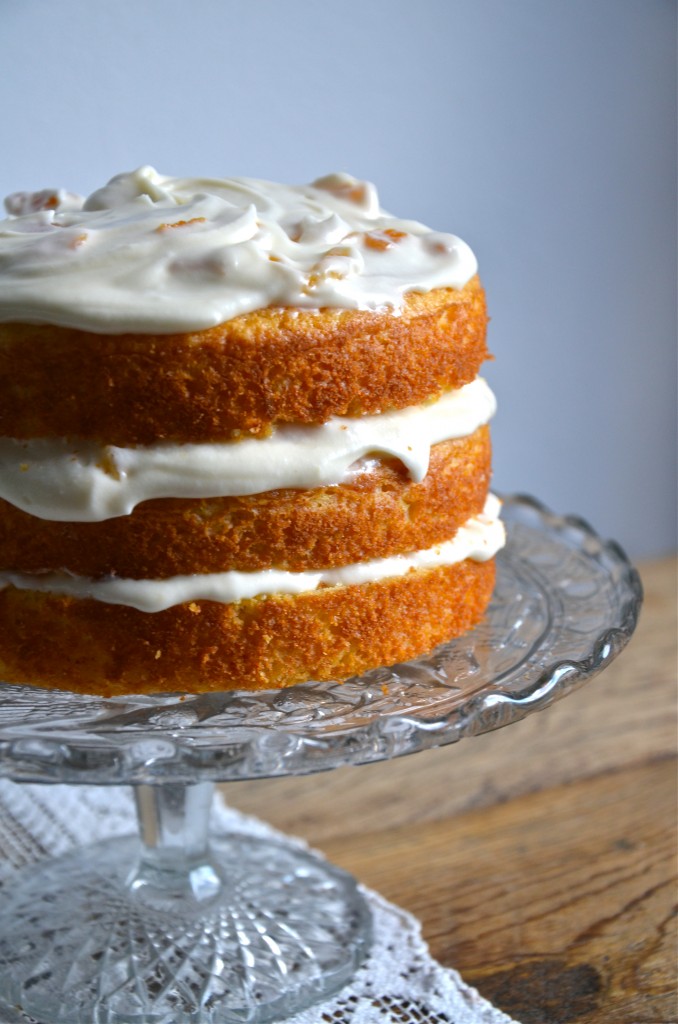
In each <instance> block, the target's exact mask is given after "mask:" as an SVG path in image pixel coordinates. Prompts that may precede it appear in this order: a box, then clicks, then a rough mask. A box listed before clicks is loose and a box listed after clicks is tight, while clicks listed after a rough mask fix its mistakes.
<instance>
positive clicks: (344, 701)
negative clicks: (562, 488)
mask: <svg viewBox="0 0 678 1024" xmlns="http://www.w3.org/2000/svg"><path fill="white" fill-rule="evenodd" d="M503 517H504V520H505V522H506V525H507V531H508V543H507V546H506V548H505V550H504V551H503V552H502V553H501V554H500V556H499V557H498V581H497V588H496V591H495V595H494V598H493V601H492V604H491V606H490V609H489V611H488V614H487V616H486V618H485V620H484V622H483V623H482V624H481V625H480V626H479V627H478V628H477V629H476V630H474V631H473V633H470V634H468V635H467V636H465V637H462V638H460V639H458V640H455V641H451V642H450V643H448V644H443V645H442V646H441V647H439V648H437V649H436V650H435V651H434V652H433V653H432V654H431V655H428V656H427V657H424V658H420V659H417V660H415V661H412V662H409V663H407V664H403V665H397V666H394V667H391V668H388V669H377V670H375V671H373V672H369V673H367V674H366V675H365V676H363V677H361V678H360V679H354V680H349V681H348V682H347V683H344V684H341V685H339V684H332V683H326V684H318V683H310V684H306V685H303V686H297V687H292V688H290V689H289V690H283V691H271V692H266V693H258V694H257V693H244V692H237V693H235V692H230V693H215V694H200V695H193V696H191V695H189V696H180V695H176V694H174V695H167V696H155V697H134V696H131V697H125V698H120V699H113V700H103V699H100V698H97V697H86V696H81V695H76V694H69V693H62V692H59V693H54V692H49V691H45V690H41V689H39V688H36V687H17V686H8V685H2V686H0V771H1V772H2V774H4V775H5V776H7V777H10V778H13V779H15V780H16V781H22V780H23V781H33V782H36V781H37V782H57V781H58V782H72V783H78V782H79V783H98V784H101V785H105V784H112V783H122V782H125V783H129V784H132V785H133V786H134V787H135V793H136V803H137V809H138V816H139V825H140V839H139V838H138V837H137V838H123V839H118V840H113V841H110V842H106V843H101V844H96V845H92V846H89V847H83V848H82V849H81V850H78V851H76V852H74V853H71V854H69V855H67V856H65V857H61V858H59V859H56V860H53V861H47V862H45V863H44V864H43V865H40V866H38V867H36V868H33V869H32V870H31V871H30V872H23V873H21V874H20V875H18V876H17V877H16V879H13V880H12V884H11V886H9V887H8V888H9V889H10V891H9V892H8V894H7V895H6V896H4V897H3V899H2V902H1V903H0V1010H2V1011H3V1013H4V1015H5V1017H6V1018H7V1020H8V1022H9V1021H11V1020H20V1019H22V1018H21V1016H20V1015H21V1014H24V1015H27V1016H28V1017H29V1018H33V1019H35V1020H37V1021H38V1022H39V1024H103V1022H106V1024H189V1022H190V1024H226V1022H234V1021H240V1022H244V1021H249V1022H264V1021H273V1020H281V1019H284V1018H285V1017H288V1016H291V1015H292V1014H294V1013H295V1012H298V1011H299V1010H301V1009H303V1008H304V1007H306V1006H308V1005H311V1004H312V1003H314V1002H316V1001H319V1000H322V999H324V998H326V997H328V996H329V995H330V994H331V993H333V992H335V991H337V990H338V989H339V988H341V987H342V986H343V985H344V984H345V983H346V982H347V981H348V980H349V979H350V977H351V976H352V974H353V972H354V971H355V969H356V967H357V966H358V965H359V964H360V962H361V961H362V960H363V958H364V957H365V955H366V953H367V951H368V949H369V941H370V919H369V912H368V909H367V907H366V904H365V902H364V901H363V898H362V896H361V895H360V893H359V891H358V889H357V886H356V883H355V881H354V880H353V879H352V878H351V877H350V876H348V875H347V874H345V873H344V872H342V871H340V870H339V869H337V868H335V867H333V866H331V865H329V864H327V863H326V862H325V861H323V860H322V859H320V858H318V857H315V856H313V855H312V854H310V853H308V852H307V851H306V850H304V849H302V848H299V849H295V848H294V847H290V846H289V845H283V844H278V843H274V842H272V841H270V840H256V839H253V838H252V837H245V836H216V837H211V839H208V815H209V806H210V801H211V791H212V786H213V783H214V782H215V781H217V780H222V781H227V780H229V779H245V778H261V777H270V776H276V775H286V774H301V773H308V772H313V771H319V770H324V769H329V768H333V767H338V766H339V765H343V764H365V763H368V762H370V761H377V760H383V759H385V758H392V757H396V756H400V755H402V754H407V753H413V752H415V751H417V750H422V749H426V748H427V747H433V746H438V745H441V744H445V743H452V742H455V741H456V740H458V739H461V738H462V737H464V736H470V735H475V734H478V733H481V732H486V731H488V730H491V729H496V728H499V727H500V726H504V725H508V724H510V723H511V722H514V721H517V720H518V719H520V718H522V717H524V716H525V715H526V714H528V713H530V712H533V711H537V710H540V709H542V708H544V707H546V706H548V705H549V704H550V703H552V702H553V701H554V700H556V699H558V698H560V697H562V696H564V695H565V694H567V693H569V692H570V691H571V690H572V689H574V688H575V687H576V686H578V685H580V684H581V683H583V682H584V681H585V680H586V679H589V678H591V677H592V676H594V675H595V674H596V673H597V672H599V671H600V670H601V669H603V668H604V667H605V666H606V665H607V664H608V663H609V662H610V661H611V660H612V658H614V657H615V656H616V655H617V654H618V653H619V651H621V649H622V648H623V647H624V645H625V644H626V643H627V641H628V640H629V638H630V636H631V634H632V632H633V629H634V628H635V624H636V621H637V616H638V612H639V609H640V604H641V600H642V590H641V586H640V581H639V578H638V575H637V573H636V572H635V570H634V569H633V567H632V566H631V565H630V564H629V562H628V561H627V559H626V557H625V555H624V553H623V552H622V551H621V549H620V548H619V547H618V546H617V545H616V544H614V543H609V542H608V543H605V542H603V541H601V540H600V539H599V538H598V537H597V536H596V535H595V534H594V532H593V531H592V530H591V529H590V527H589V526H587V524H586V523H584V522H583V521H581V520H579V519H576V518H574V517H559V516H555V515H553V514H552V513H550V512H548V511H547V510H545V509H544V508H543V507H542V506H541V505H539V504H538V503H537V502H535V501H534V500H532V499H528V498H521V497H514V498H509V499H506V501H505V505H504V512H503ZM3 1019H4V1018H3ZM23 1019H25V1017H24V1018H23Z"/></svg>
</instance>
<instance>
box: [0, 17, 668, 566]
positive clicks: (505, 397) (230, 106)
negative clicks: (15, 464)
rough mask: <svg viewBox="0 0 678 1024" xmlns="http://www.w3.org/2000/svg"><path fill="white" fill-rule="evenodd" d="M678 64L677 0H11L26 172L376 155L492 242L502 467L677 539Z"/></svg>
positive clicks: (610, 521) (419, 193) (382, 177)
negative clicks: (330, 0)
mask: <svg viewBox="0 0 678 1024" xmlns="http://www.w3.org/2000/svg"><path fill="white" fill-rule="evenodd" d="M675 75H676V5H675V3H674V2H673V0H566V2H563V0H419V2H417V3H413V2H411V0H409V2H404V0H344V2H343V3H341V4H335V3H323V2H321V0H191V2H190V3H188V2H187V0H115V2H112V3H95V2H94V3H93V2H92V0H58V2H54V0H0V108H1V109H2V124H1V127H0V192H2V194H3V195H5V194H7V193H9V192H12V191H16V190H18V189H37V188H43V187H47V186H64V187H67V188H69V189H71V190H74V191H79V192H84V193H86V192H89V191H91V190H92V189H94V188H95V187H97V186H98V185H100V184H102V183H103V182H105V181H106V180H108V178H109V177H111V176H112V175H113V174H114V173H117V172H119V171H122V170H129V169H132V168H134V167H135V166H138V165H140V164H144V163H150V164H153V165H154V166H155V167H157V169H158V170H160V171H161V172H162V173H165V174H175V175H184V174H186V175H189V174H195V175H210V176H219V175H225V176H230V175H252V176H255V177H263V178H273V179H277V180H282V181H290V182H303V181H310V180H312V179H313V178H315V177H318V176H319V175H321V174H325V173H327V172H328V171H331V170H347V171H350V172H351V173H353V174H356V175H358V176H361V177H365V178H368V179H370V180H373V181H375V182H376V183H377V185H378V187H379V190H380V194H381V198H382V203H383V205H384V206H385V207H386V208H387V209H390V210H392V211H393V212H394V213H397V214H399V215H401V216H406V217H412V218H418V219H419V220H422V221H424V222H425V223H427V224H429V225H430V226H432V227H434V228H437V229H439V230H446V231H452V232H454V233H456V234H459V235H461V236H462V238H464V239H466V241H468V242H469V243H470V244H471V246H472V247H473V248H474V250H475V252H476V254H477V256H478V259H479V262H480V268H481V276H482V278H483V281H484V283H485V286H486V289H487V293H488V300H489V306H490V313H491V316H492V323H491V325H490V347H491V349H492V351H493V353H494V354H495V356H496V361H495V362H494V363H493V364H492V365H491V366H490V367H489V368H488V370H487V372H486V376H487V377H488V379H489V380H490V382H491V384H492V386H493V388H494V390H495V391H496V393H497V396H498V399H499V413H498V414H497V417H496V419H495V422H494V442H495V477H494V484H495V487H496V488H498V489H500V490H505V491H515V490H518V491H527V492H530V493H533V494H535V495H536V496H537V497H539V498H540V499H541V500H542V501H544V502H545V503H547V504H548V505H550V506H551V507H553V508H555V509H556V510H557V511H559V512H576V513H578V514H580V515H582V516H584V517H585V518H587V519H589V520H590V521H591V522H592V524H593V525H594V526H595V527H596V528H597V529H598V530H599V532H601V533H602V534H603V535H604V536H611V537H614V538H615V539H617V540H618V541H619V542H620V543H621V544H622V545H623V546H625V547H626V548H627V550H628V551H629V553H630V554H631V555H632V556H634V557H647V556H653V555H660V554H663V553H665V552H667V551H669V550H671V549H673V548H674V547H675V544H676V78H675ZM1 400H2V396H0V401H1Z"/></svg>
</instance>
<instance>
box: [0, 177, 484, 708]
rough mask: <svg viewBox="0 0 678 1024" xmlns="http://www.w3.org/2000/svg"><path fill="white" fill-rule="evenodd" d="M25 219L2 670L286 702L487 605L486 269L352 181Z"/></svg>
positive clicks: (113, 192)
mask: <svg viewBox="0 0 678 1024" xmlns="http://www.w3.org/2000/svg"><path fill="white" fill-rule="evenodd" d="M6 203H7V209H8V214H9V216H8V217H7V219H6V220H4V221H2V222H0V395H1V396H2V397H1V400H0V678H2V679H4V680H6V681H7V682H9V683H29V684H33V685H39V686H43V687H51V688H60V689H67V690H74V691H80V692H86V693H97V694H102V695H104V696H110V695H117V694H123V693H144V692H146V693H151V692H172V691H177V690H178V691H185V692H200V691H207V690H226V689H271V688H280V687H285V686H290V685H293V684H295V683H299V682H302V681H306V680H310V679H315V680H328V679H337V680H343V679H346V678H348V677H350V676H353V675H356V674H359V673H362V672H364V671H366V670H367V669H369V668H372V667H375V666H378V665H391V664H394V663H397V662H399V661H402V660H406V659H410V658H412V657H414V656H416V655H419V654H422V653H424V652H427V651H429V650H431V649H432V648H434V647H435V646H436V645H437V644H439V643H441V642H442V641H444V640H447V639H449V638H451V637H454V636H458V635H460V634H462V633H463V632H465V631H466V630H468V629H470V628H471V627H473V626H474V625H475V624H477V623H478V622H479V621H480V620H481V619H482V617H483V615H484V613H485V610H486V608H487V605H488V602H489V600H490V597H491V594H492V589H493V585H494V573H495V564H494V555H495V554H496V552H497V550H498V549H499V548H500V547H501V545H502V543H503V540H504V533H503V529H502V525H501V522H500V520H499V517H498V512H499V503H498V501H497V500H496V498H494V497H493V496H492V495H491V494H490V492H489V483H490V459H491V454H490V439H489V430H488V425H487V424H488V421H489V420H490V418H491V416H492V414H493V412H494V408H495V402H494V397H493V395H492V392H491V391H490V389H489V387H488V386H487V384H486V383H485V381H484V380H483V379H482V378H481V377H479V376H478V373H479V370H480V367H481V364H482V363H483V361H484V360H485V359H486V358H487V357H488V353H487V349H486V326H487V315H486V308H485V297H484V292H483V288H482V286H481V284H480V281H479V279H478V276H477V265H476V260H475V257H474V255H473V253H472V252H471V250H470V248H469V247H468V246H467V245H466V244H465V243H464V242H462V241H461V240H460V239H458V238H456V237H455V236H453V235H449V234H444V233H440V232H435V231H432V230H430V229H428V228H426V227H425V226H424V225H422V224H420V223H418V222H416V221H407V220H401V219H398V218H395V217H392V216H390V215H389V214H387V213H385V212H384V211H383V210H382V209H381V208H380V205H379V201H378V197H377V193H376V190H375V189H374V187H373V186H372V185H370V184H369V183H365V182H360V181H357V180H356V179H355V178H352V177H350V176H349V175H345V174H335V175H330V176H328V177H326V178H322V179H319V180H318V181H315V182H314V183H313V184H312V185H307V186H299V187H292V186H285V185H278V184H274V183H271V182H264V181H259V180H253V179H243V178H235V179H229V180H203V179H179V178H169V177H163V176H161V175H159V174H158V173H157V172H155V171H154V170H153V169H152V168H149V167H144V168H140V169H139V170H138V171H135V172H133V173H130V174H123V175H118V176H117V177H115V178H113V179H112V180H111V181H110V182H109V183H108V185H106V186H104V188H102V189H99V190H97V191H96V192H94V193H93V194H92V195H90V196H89V198H87V199H86V200H83V199H81V198H80V197H78V196H76V195H73V194H71V193H66V192H63V191H50V190H46V191H44V192H39V193H33V194H28V193H17V194H15V195H13V196H11V197H10V198H9V199H8V200H7V201H6Z"/></svg>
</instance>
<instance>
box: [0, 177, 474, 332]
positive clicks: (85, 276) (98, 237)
mask: <svg viewBox="0 0 678 1024" xmlns="http://www.w3.org/2000/svg"><path fill="white" fill-rule="evenodd" d="M6 206H7V210H8V212H9V217H8V218H7V219H5V220H3V221H0V321H13V320H14V321H19V322H24V323H53V324H60V325H64V326H70V327H75V328H80V329H82V330H90V331H94V332H97V333H110V334H117V333H122V332H125V331H135V332H142V333H160V334H162V333H173V332H181V331H190V330H201V329H205V328H208V327H213V326H215V325H217V324H219V323H223V322H224V321H226V320H230V319H232V318H233V317H235V316H238V315H239V314H241V313H247V312H251V311H253V310H256V309H262V308H265V307H267V306H286V307H296V308H303V309H318V308H323V307H339V308H345V309H368V310H369V309H381V308H387V307H391V308H393V309H394V310H396V311H397V310H398V308H400V307H401V306H402V303H403V297H404V295H405V294H406V293H407V292H410V291H419V292H427V291H430V290H431V289H433V288H438V287H451V288H461V287H463V286H464V285H465V284H466V283H467V282H468V281H469V280H470V278H471V277H473V275H474V274H475V273H476V270H477V264H476V260H475V257H474V255H473V253H472V251H471V249H470V248H469V247H468V245H466V243H465V242H463V241H462V240H461V239H459V238H457V237H456V236H455V235H450V234H444V233H441V232H436V231H432V230H430V229H429V228H427V227H425V226H424V225H423V224H420V223H418V222H417V221H411V220H401V219H398V218H396V217H392V216H391V215H390V214H388V213H386V212H385V211H384V210H382V209H381V207H380V205H379V199H378V195H377V191H376V189H375V187H374V186H373V185H372V184H370V183H369V182H361V181H358V180H357V179H356V178H353V177H351V176H350V175H347V174H331V175H329V176H327V177H324V178H320V179H318V180H317V181H315V182H313V183H312V184H310V185H300V186H290V185H281V184H276V183H274V182H267V181H259V180H256V179H248V178H231V179H218V180H217V179H205V178H171V177H165V176H163V175H160V174H158V173H157V172H156V171H155V170H154V169H153V168H152V167H141V168H139V169H138V170H136V171H134V172H132V173H128V174H120V175H117V176H116V177H114V178H112V179H111V181H110V182H109V183H108V184H107V185H105V186H104V187H103V188H101V189H98V190H97V191H95V192H94V193H92V195H90V196H89V198H87V199H82V198H81V197H79V196H76V195H74V194H73V193H70V192H65V191H63V190H45V191H42V192H38V193H15V194H14V195H12V196H10V197H9V198H8V199H7V200H6Z"/></svg>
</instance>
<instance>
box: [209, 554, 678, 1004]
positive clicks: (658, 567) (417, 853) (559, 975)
mask: <svg viewBox="0 0 678 1024" xmlns="http://www.w3.org/2000/svg"><path fill="white" fill-rule="evenodd" d="M640 570H641V575H642V577H643V582H644V586H645V594H646V596H645V606H644V610H643V614H642V616H641V622H640V626H639V628H638V631H637V633H636V636H635V637H634V639H633V640H632V641H631V644H630V646H629V647H628V649H627V650H626V651H625V652H624V653H623V654H622V655H621V657H620V658H619V659H618V660H617V661H616V662H615V663H614V664H613V665H612V666H611V667H610V668H609V669H608V670H607V671H606V672H604V673H603V674H602V675H600V676H599V677H597V679H595V680H594V681H593V682H591V683H589V684H588V685H587V686H585V687H584V688H583V689H581V690H579V691H578V692H576V693H574V694H572V695H571V696H570V697H568V698H567V699H565V700H563V701H560V702H559V703H558V704H556V705H554V707H552V708H550V709H549V710H547V711H544V712H541V713H540V714H537V715H533V716H531V717H530V718H527V719H525V720H524V721H522V722H520V723H518V724H516V725H512V726H511V727H510V728H508V729H504V730H502V731H500V732H496V733H491V734H489V735H485V736H481V737H479V738H477V739H473V740H464V741H463V742H462V743H460V744H458V745H457V746H453V747H446V748H445V747H444V748H441V749H439V750H432V751H428V752H426V753H422V754H419V755H417V756H416V757H406V758H402V759H400V760H398V761H391V762H387V763H383V764H378V765H371V766H366V767H362V768H343V769H339V770H338V771H335V772H331V773H325V774H321V775H316V776H309V777H306V778H298V779H294V778H293V779H276V780H270V781H260V782H246V783H236V784H231V785H229V786H228V788H227V798H228V800H229V802H230V803H231V804H232V805H234V806H236V807H239V808H242V809H243V810H246V811H250V812H252V813H254V814H257V815H259V816H261V817H263V818H266V819H267V820H269V821H270V822H272V823H274V824H275V825H277V826H278V827H280V828H283V829H285V830H287V831H289V832H293V833H296V834H300V835H303V836H305V837H306V838H307V839H308V840H309V841H310V842H311V843H312V844H313V845H314V846H317V847H320V848H322V849H323V850H324V851H325V853H326V854H327V856H328V857H329V858H330V859H331V860H332V861H334V862H335V863H336V864H339V865H341V866H342V867H344V868H346V869H348V870H349V871H351V872H352V873H353V874H354V875H356V876H357V877H358V878H359V879H360V880H361V881H362V882H365V883H366V884H367V885H370V886H372V887H373V888H375V889H377V890H379V892H381V893H382V895H384V896H385V897H387V898H388V899H390V900H392V901H393V902H395V903H398V904H399V905H400V906H402V907H405V908H407V909H408V910H410V911H411V912H412V913H413V914H415V915H416V916H417V917H418V918H419V919H420V920H421V922H422V924H423V930H424V935H425V937H426V938H427V939H428V941H429V943H430V946H431V951H432V953H433V955H434V956H435V957H436V959H437V960H439V961H440V962H441V963H443V964H446V965H449V966H454V967H456V968H457V969H458V970H460V971H461V973H462V974H463V976H464V977H465V978H466V980H468V981H469V982H471V983H472V984H474V985H475V986H476V987H477V988H478V989H479V990H480V991H481V992H482V993H483V995H485V996H487V997H488V998H489V999H491V1000H492V1001H493V1002H494V1003H495V1004H496V1005H498V1006H500V1007H501V1008H502V1009H504V1010H505V1011H506V1012H507V1013H509V1014H512V1015H514V1016H515V1017H516V1018H517V1019H518V1020H519V1021H521V1022H522V1024H570V1022H576V1024H671V1022H675V1021H678V1005H677V1002H676V988H677V986H676V981H677V972H676V953H677V949H678V946H677V943H676V927H675V925H676V917H675V903H676V859H677V832H676V807H677V786H676V699H677V693H676V632H677V630H676V600H675V599H676V562H675V560H674V559H666V560H663V561H659V562H654V563H647V564H645V565H641V566H640Z"/></svg>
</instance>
